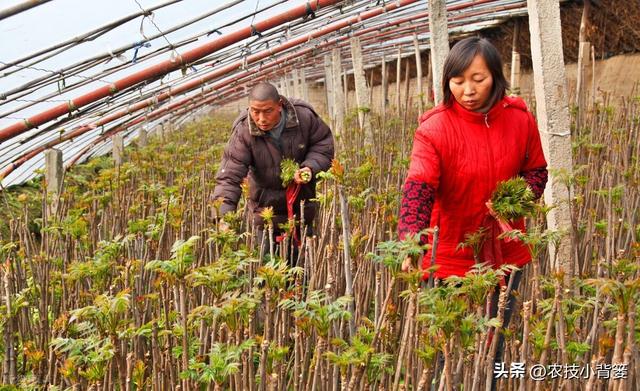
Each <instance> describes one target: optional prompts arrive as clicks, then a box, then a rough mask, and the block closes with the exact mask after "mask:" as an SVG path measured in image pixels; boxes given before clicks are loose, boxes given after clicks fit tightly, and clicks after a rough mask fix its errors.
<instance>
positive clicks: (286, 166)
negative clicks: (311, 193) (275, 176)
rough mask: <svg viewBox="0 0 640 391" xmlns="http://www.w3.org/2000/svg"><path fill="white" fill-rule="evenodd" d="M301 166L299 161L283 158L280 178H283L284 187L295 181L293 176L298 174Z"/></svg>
mask: <svg viewBox="0 0 640 391" xmlns="http://www.w3.org/2000/svg"><path fill="white" fill-rule="evenodd" d="M298 169H300V167H299V166H298V163H297V162H296V161H294V160H291V159H283V160H282V162H280V179H282V187H287V186H289V184H290V183H291V182H293V177H294V176H295V175H296V171H298Z"/></svg>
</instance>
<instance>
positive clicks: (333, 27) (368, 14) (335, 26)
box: [0, 0, 418, 177]
mask: <svg viewBox="0 0 640 391" xmlns="http://www.w3.org/2000/svg"><path fill="white" fill-rule="evenodd" d="M417 1H418V0H402V1H400V2H396V3H392V4H388V5H386V6H382V7H379V8H376V9H373V10H369V11H364V12H362V13H360V14H358V15H355V16H353V17H350V18H346V19H343V20H340V21H337V22H335V23H332V24H330V25H328V26H326V27H325V28H323V29H320V30H317V31H314V32H312V33H309V34H306V35H303V36H300V37H298V38H294V39H292V40H290V41H287V42H286V43H283V44H282V45H279V46H278V47H276V48H272V49H267V50H264V51H262V52H260V53H256V54H254V55H251V56H248V57H247V61H246V62H245V61H236V62H235V63H232V64H229V65H226V66H224V67H222V68H220V69H218V70H216V71H214V72H211V73H210V74H208V75H206V76H203V77H200V78H197V79H194V80H192V81H190V82H187V83H184V84H183V85H181V86H178V87H177V88H171V89H169V90H168V91H166V92H163V93H160V94H159V95H157V96H155V97H153V98H149V99H145V100H143V101H141V102H138V103H136V104H134V105H131V106H129V107H127V108H126V109H125V110H120V111H118V112H116V113H113V114H111V115H108V116H106V117H104V118H103V119H101V120H99V121H96V122H95V123H92V124H88V125H83V126H81V127H79V128H77V129H74V130H73V131H71V132H70V133H68V134H66V135H64V136H63V137H62V138H60V139H57V140H54V141H52V142H49V143H47V144H45V145H43V146H41V147H38V148H36V149H34V150H32V151H30V152H28V153H26V154H24V155H22V156H20V157H18V158H17V159H16V160H14V161H13V162H12V163H11V164H10V166H9V167H8V168H7V169H6V170H4V171H3V172H2V173H0V177H6V175H8V174H9V173H11V172H12V171H13V170H15V169H16V168H18V167H19V166H20V165H22V164H23V163H24V162H26V161H27V160H29V159H31V158H32V157H33V156H35V155H37V154H38V153H40V152H42V150H44V149H46V148H49V147H51V146H54V145H57V144H59V143H60V142H62V141H66V140H68V139H70V138H73V137H76V136H78V135H80V134H83V133H85V132H87V131H89V130H91V129H95V128H96V127H98V126H102V125H105V124H107V123H109V122H111V121H114V120H116V119H118V118H121V117H123V116H125V115H128V114H131V113H132V112H135V111H138V110H141V109H144V108H146V107H149V106H152V105H154V104H157V103H159V102H162V101H165V100H167V99H169V98H171V96H174V95H176V94H180V93H184V92H187V91H190V90H192V89H194V88H196V87H198V86H200V85H202V84H205V83H206V82H208V81H211V80H213V79H215V78H217V77H220V76H223V75H225V74H228V73H229V72H232V71H234V70H236V69H238V68H241V67H242V66H243V65H244V64H248V63H255V62H256V61H259V60H262V59H264V58H268V57H270V56H272V55H274V54H276V53H280V52H283V51H285V50H287V49H290V48H293V47H296V46H299V45H301V44H303V43H305V42H308V41H309V40H311V39H314V38H317V37H320V36H323V35H326V34H329V33H331V32H334V31H338V30H340V29H342V28H344V27H348V26H349V25H351V24H353V23H355V22H358V21H362V20H366V19H370V18H373V17H375V16H378V15H380V14H382V13H384V12H388V11H391V10H394V9H397V8H400V7H403V6H406V5H408V4H412V3H415V2H417ZM371 31H373V30H371ZM341 38H342V39H346V38H345V37H341ZM322 46H326V44H325V45H322ZM314 49H317V48H305V49H303V50H302V51H300V52H297V53H295V54H293V55H288V56H285V57H284V58H283V59H281V60H286V59H288V58H291V57H292V56H300V55H302V54H306V53H309V52H311V51H313V50H314ZM25 130H27V129H25ZM1 141H3V139H2V138H1V132H0V142H1ZM43 148H44V149H43Z"/></svg>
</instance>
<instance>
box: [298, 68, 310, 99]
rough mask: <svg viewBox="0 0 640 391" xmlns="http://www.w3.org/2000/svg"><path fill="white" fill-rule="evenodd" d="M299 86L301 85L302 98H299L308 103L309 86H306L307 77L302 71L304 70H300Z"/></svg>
mask: <svg viewBox="0 0 640 391" xmlns="http://www.w3.org/2000/svg"><path fill="white" fill-rule="evenodd" d="M299 76H300V84H301V86H302V87H301V89H302V96H301V98H302V99H303V100H304V101H305V102H308V101H309V86H308V85H307V75H306V72H305V71H304V69H301V70H300V74H299Z"/></svg>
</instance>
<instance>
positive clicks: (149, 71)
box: [0, 0, 340, 142]
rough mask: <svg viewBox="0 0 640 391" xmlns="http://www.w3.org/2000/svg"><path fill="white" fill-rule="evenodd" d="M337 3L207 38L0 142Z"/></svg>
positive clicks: (17, 127) (19, 127) (320, 0)
mask: <svg viewBox="0 0 640 391" xmlns="http://www.w3.org/2000/svg"><path fill="white" fill-rule="evenodd" d="M339 2H340V0H316V1H314V2H309V3H306V4H304V5H300V6H297V7H294V8H292V9H290V10H288V11H286V12H282V13H280V14H278V15H274V16H273V17H271V18H268V19H265V20H262V21H259V22H256V23H255V24H253V25H251V26H248V27H244V28H241V29H239V30H237V31H235V32H233V33H230V34H227V35H223V36H221V37H219V38H217V39H214V40H212V41H210V42H209V43H206V44H204V45H201V46H199V47H196V48H194V49H191V50H189V51H187V52H185V53H184V54H182V55H180V56H178V57H177V58H176V59H170V60H165V61H162V62H160V63H158V64H156V65H152V66H150V67H148V68H146V69H143V70H141V71H138V72H136V73H134V74H131V75H129V76H127V77H124V78H122V79H120V80H117V81H116V82H114V83H112V84H111V85H110V86H104V87H100V88H98V89H96V90H94V91H92V92H90V93H87V94H84V95H81V96H79V97H77V98H75V99H72V100H70V101H69V102H68V103H63V104H60V105H57V106H55V107H53V108H51V109H49V110H46V111H44V112H42V113H40V114H36V115H34V116H32V117H30V118H28V119H26V120H25V121H21V122H17V123H15V124H13V125H10V126H8V127H6V128H4V129H1V130H0V142H3V141H5V140H7V139H9V138H11V137H14V136H16V135H19V134H21V133H23V132H25V131H27V130H29V129H32V128H34V127H36V126H39V125H42V124H43V123H45V122H48V121H50V120H52V119H54V118H57V117H59V116H61V115H64V114H67V113H69V112H72V111H74V110H75V109H77V108H79V107H82V106H85V105H87V104H89V103H92V102H95V101H97V100H99V99H102V98H105V97H107V96H109V95H111V94H113V93H115V92H117V91H120V90H122V89H124V88H127V87H130V86H133V85H136V84H138V83H140V82H143V81H145V80H150V79H154V78H156V77H158V76H162V75H165V74H167V73H169V72H171V71H174V70H177V69H180V67H182V66H183V65H185V64H189V63H191V62H193V61H195V60H197V59H200V58H202V57H204V56H206V55H208V54H211V53H213V52H215V51H217V50H219V49H222V48H224V47H227V46H229V45H231V44H234V43H236V42H239V41H241V40H243V39H246V38H249V37H251V36H252V35H254V34H255V33H256V32H260V31H265V30H269V29H271V28H273V27H276V26H279V25H281V24H283V23H286V22H289V21H292V20H295V19H297V18H300V17H303V16H305V15H307V13H308V12H309V10H311V11H315V10H318V9H320V8H323V7H327V6H331V5H334V4H337V3H339Z"/></svg>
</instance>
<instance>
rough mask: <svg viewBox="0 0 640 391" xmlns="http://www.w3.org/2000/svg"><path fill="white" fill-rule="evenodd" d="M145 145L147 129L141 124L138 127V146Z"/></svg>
mask: <svg viewBox="0 0 640 391" xmlns="http://www.w3.org/2000/svg"><path fill="white" fill-rule="evenodd" d="M146 146H147V130H146V129H145V128H144V126H141V127H140V129H138V147H140V148H142V147H146Z"/></svg>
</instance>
